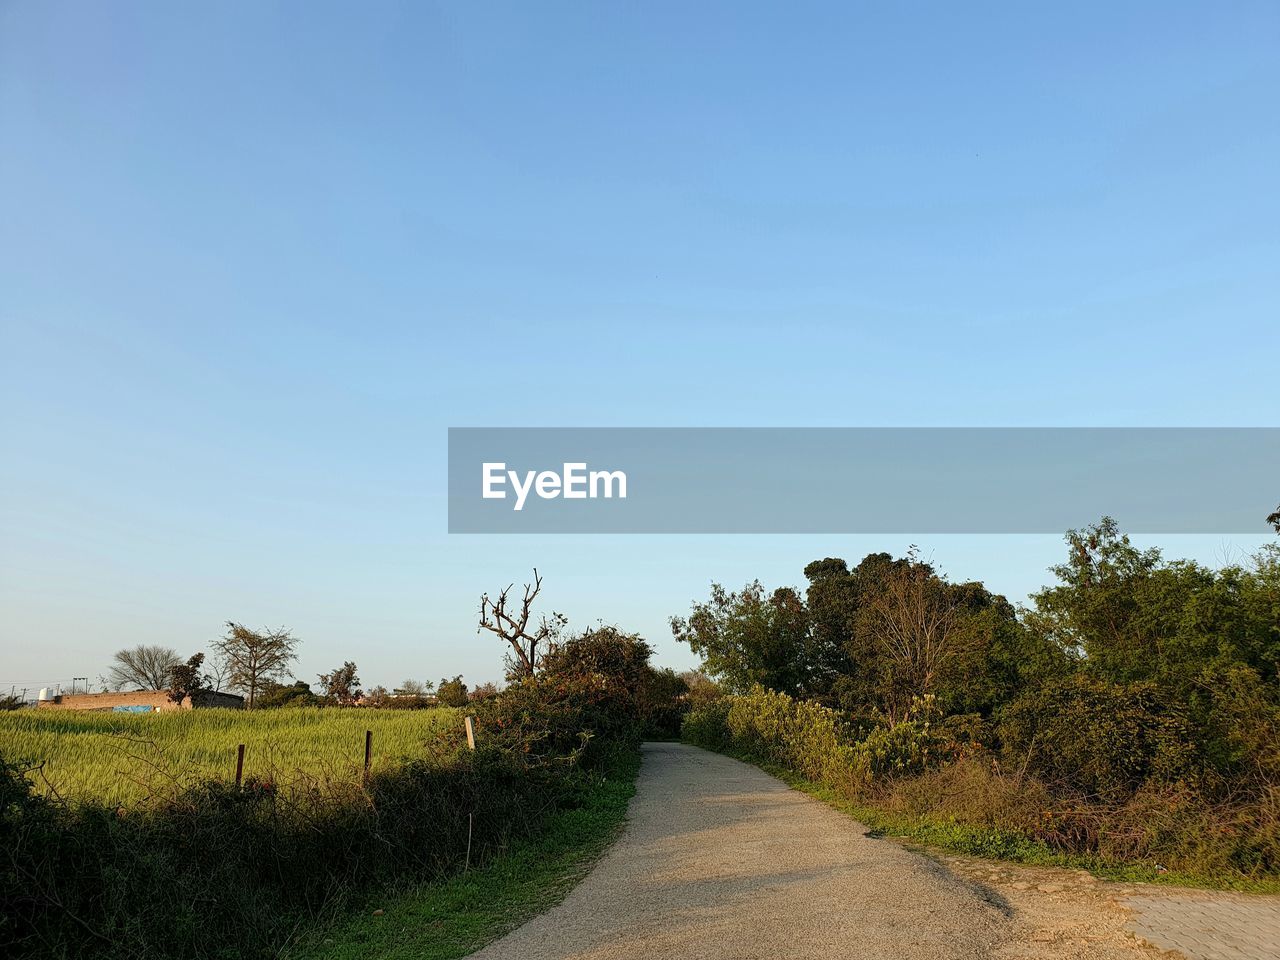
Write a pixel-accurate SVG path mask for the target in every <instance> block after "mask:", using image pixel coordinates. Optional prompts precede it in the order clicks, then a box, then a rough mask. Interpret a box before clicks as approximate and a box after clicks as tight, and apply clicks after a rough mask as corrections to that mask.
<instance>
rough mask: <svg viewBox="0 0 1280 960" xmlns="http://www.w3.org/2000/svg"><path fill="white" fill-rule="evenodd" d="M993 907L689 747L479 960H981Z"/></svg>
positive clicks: (744, 770)
mask: <svg viewBox="0 0 1280 960" xmlns="http://www.w3.org/2000/svg"><path fill="white" fill-rule="evenodd" d="M1007 914H1008V911H1007V909H1004V908H1003V907H1002V906H1001V905H1000V904H999V898H998V897H996V896H994V895H992V894H991V893H990V892H989V891H986V890H984V888H982V887H981V886H979V885H977V884H974V883H971V882H970V881H966V880H963V879H961V878H959V877H957V876H955V875H954V874H952V873H951V872H949V871H948V870H947V869H946V868H944V867H943V866H941V865H939V864H937V863H935V862H933V861H932V860H929V859H927V858H925V857H922V856H918V855H916V854H914V853H911V852H910V851H908V850H905V849H903V848H902V847H899V846H897V845H896V844H894V843H892V842H889V841H886V840H877V839H874V838H872V837H868V836H867V835H866V828H865V827H863V826H861V825H860V824H859V823H857V822H856V821H854V820H852V819H850V818H849V817H847V816H845V815H844V814H841V813H839V812H837V811H835V810H832V809H831V808H829V807H827V806H825V805H824V804H822V803H819V802H818V801H816V800H813V799H812V798H810V797H807V796H805V795H804V794H802V793H799V792H797V791H795V790H792V789H790V788H789V787H787V786H786V785H785V784H783V783H781V782H780V781H778V780H775V779H774V778H773V777H770V776H768V775H767V774H765V773H763V772H762V771H760V770H758V769H756V768H755V767H752V766H748V765H747V764H744V763H739V762H738V761H737V760H731V759H729V758H728V757H723V756H720V755H718V754H714V753H708V752H706V751H704V750H699V749H697V748H696V747H689V746H684V745H681V744H674V743H656V744H646V745H645V747H644V765H643V767H642V768H641V771H640V779H639V782H638V784H637V790H636V796H635V799H634V800H633V801H632V803H631V808H630V820H629V823H628V825H627V829H626V832H625V833H624V834H623V836H622V838H621V839H620V840H619V841H618V842H617V844H615V845H614V847H613V848H612V849H611V850H610V851H609V853H608V854H607V855H606V856H605V858H604V859H603V860H601V861H600V863H599V864H598V865H597V866H596V867H595V869H594V870H593V871H592V873H591V874H590V875H589V876H588V877H587V878H586V879H585V880H583V881H582V883H581V884H580V885H579V886H578V887H576V888H575V889H574V890H573V891H572V892H571V893H570V894H569V896H568V898H567V899H566V900H565V901H564V902H563V903H562V904H560V906H558V907H556V908H554V909H553V910H551V911H550V912H548V913H546V914H543V915H542V916H540V917H538V918H536V919H535V920H532V921H530V922H529V923H527V924H525V925H524V926H523V927H521V928H519V929H518V930H516V931H514V932H513V933H511V934H510V935H508V936H507V937H505V938H503V939H502V940H499V941H497V942H496V943H493V944H491V945H490V946H488V947H486V948H485V949H484V950H482V951H480V952H479V953H477V954H475V956H476V957H477V958H483V960H568V958H573V960H616V958H637V960H638V958H650V957H652V958H665V960H684V958H689V960H692V958H699V960H711V958H730V957H732V958H735V960H745V958H761V960H764V958H770V960H771V958H783V957H785V958H794V960H804V958H822V960H836V958H839V960H856V958H868V960H870V958H876V960H884V958H896V960H913V958H926V957H927V958H935V957H936V958H944V957H945V958H956V960H962V958H963V960H974V958H981V957H987V956H991V955H993V954H994V953H996V952H997V951H998V948H999V946H1000V945H1001V944H1002V943H1004V942H1005V941H1006V940H1007V939H1008V938H1009V937H1010V936H1011V935H1013V930H1014V928H1015V926H1016V925H1015V924H1014V923H1013V922H1012V921H1011V920H1010V919H1009V917H1008V916H1007Z"/></svg>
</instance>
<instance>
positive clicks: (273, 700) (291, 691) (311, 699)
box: [254, 680, 324, 710]
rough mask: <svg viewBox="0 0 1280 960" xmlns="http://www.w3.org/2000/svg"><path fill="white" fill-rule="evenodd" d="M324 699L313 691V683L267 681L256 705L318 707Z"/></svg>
mask: <svg viewBox="0 0 1280 960" xmlns="http://www.w3.org/2000/svg"><path fill="white" fill-rule="evenodd" d="M323 702H324V701H322V700H321V699H320V698H319V697H317V696H316V695H315V694H314V693H313V692H312V691H311V684H309V683H307V681H305V680H295V681H294V682H293V683H290V684H287V685H286V684H283V683H276V682H275V681H273V680H268V681H267V682H265V683H264V684H263V685H262V687H261V689H260V690H259V691H258V696H257V699H256V700H255V701H254V706H255V707H256V708H257V709H259V710H266V709H269V708H272V707H318V706H320V705H321V704H322V703H323Z"/></svg>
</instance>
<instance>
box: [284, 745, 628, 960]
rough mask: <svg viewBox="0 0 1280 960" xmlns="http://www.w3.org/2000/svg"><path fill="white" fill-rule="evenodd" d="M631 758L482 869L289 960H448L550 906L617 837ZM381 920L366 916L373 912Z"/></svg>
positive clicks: (334, 932)
mask: <svg viewBox="0 0 1280 960" xmlns="http://www.w3.org/2000/svg"><path fill="white" fill-rule="evenodd" d="M639 769H640V754H639V752H638V751H637V752H633V753H629V754H628V755H626V756H625V757H624V758H623V759H620V760H619V761H617V762H615V763H614V764H611V765H610V767H609V768H608V770H607V772H606V775H605V777H604V778H603V779H602V780H600V781H599V782H597V783H596V784H594V785H592V786H591V787H589V788H588V789H587V791H586V793H585V796H584V799H583V802H582V804H581V805H580V806H578V807H575V808H573V809H571V810H564V811H561V812H559V813H557V814H555V815H554V816H553V817H552V818H551V820H550V822H549V823H548V825H547V829H546V830H545V831H544V832H543V833H542V834H540V835H539V836H538V837H536V838H534V839H532V840H527V841H525V842H523V843H520V844H517V845H516V846H514V847H513V848H512V849H511V850H510V851H509V853H508V854H507V855H506V856H504V857H502V858H500V859H498V860H496V861H494V862H492V863H490V864H489V865H487V866H485V867H484V868H482V869H478V870H472V871H470V872H469V873H466V874H463V875H461V876H458V877H454V878H452V879H450V880H446V881H442V882H440V883H433V884H428V885H426V886H423V887H419V888H417V889H415V890H411V891H408V892H406V893H402V894H398V895H395V896H392V897H389V898H388V899H387V900H386V902H385V903H381V904H370V905H369V906H368V908H367V909H365V910H363V911H362V912H361V913H360V914H358V915H348V916H347V917H344V918H342V919H340V920H339V921H337V922H335V923H333V924H331V925H329V926H328V927H327V928H325V929H324V930H323V931H319V932H317V933H314V934H312V935H309V936H307V937H304V938H303V939H302V940H301V941H300V942H299V943H298V944H296V945H295V946H294V947H292V948H291V949H290V950H289V951H287V952H286V954H285V956H286V957H288V958H289V960H357V958H358V960H411V958H412V960H454V958H457V957H465V956H467V955H468V954H470V953H474V952H475V951H476V950H479V949H480V948H481V947H483V946H484V945H485V944H487V943H490V942H492V941H494V940H496V939H498V938H499V937H501V936H503V935H504V934H506V933H508V932H510V931H511V930H514V929H515V928H516V927H518V926H520V924H522V923H524V922H525V921H526V920H529V919H530V918H532V917H534V916H537V915H538V914H540V913H543V912H545V911H546V910H549V909H550V908H551V907H553V906H555V905H556V904H557V903H559V902H560V901H561V900H563V899H564V898H565V896H566V895H567V894H568V893H569V891H570V890H571V889H572V888H573V887H574V886H575V885H576V884H577V883H578V881H579V880H581V879H582V878H583V877H584V876H586V875H587V873H588V872H589V871H590V869H591V867H592V865H593V864H594V862H595V861H596V859H597V858H598V857H599V856H600V855H601V854H602V853H603V852H604V850H605V849H606V848H607V847H608V846H609V845H610V844H611V843H612V842H613V841H614V840H615V839H616V838H617V836H618V834H619V833H620V832H621V830H622V826H623V823H624V821H625V820H626V815H627V804H628V802H629V801H630V800H631V797H632V796H633V795H634V794H635V780H636V774H637V773H638V772H639ZM375 909H380V910H381V911H382V912H381V913H380V914H379V915H377V916H375V915H373V911H374V910H375Z"/></svg>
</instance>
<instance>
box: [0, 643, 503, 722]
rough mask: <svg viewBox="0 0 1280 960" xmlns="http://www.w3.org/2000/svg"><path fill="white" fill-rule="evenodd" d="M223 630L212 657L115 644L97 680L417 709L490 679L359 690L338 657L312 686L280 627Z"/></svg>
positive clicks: (479, 693) (473, 691) (491, 691)
mask: <svg viewBox="0 0 1280 960" xmlns="http://www.w3.org/2000/svg"><path fill="white" fill-rule="evenodd" d="M226 627H227V632H226V634H225V635H224V636H222V637H221V638H219V639H218V640H217V641H216V642H215V643H214V644H213V645H212V650H213V657H212V659H208V658H206V655H205V653H204V652H203V651H201V652H198V653H195V654H192V655H191V656H190V657H188V658H187V659H186V660H183V659H182V657H181V656H180V655H179V654H178V651H177V650H174V649H173V648H172V647H166V646H162V645H157V644H138V645H137V646H134V647H127V648H125V649H123V650H117V651H116V653H115V654H114V656H113V657H112V661H111V667H110V669H109V670H108V672H107V674H106V675H105V676H103V677H100V678H99V685H100V686H101V688H102V690H103V691H104V692H105V691H107V690H124V689H134V690H154V691H165V692H167V693H168V694H169V699H171V700H173V701H174V702H175V703H180V702H182V701H183V700H185V699H186V698H188V697H190V698H192V699H193V700H195V699H198V698H199V697H200V696H201V695H202V694H204V693H206V692H215V693H219V692H233V691H234V692H238V693H241V694H243V695H244V697H245V705H246V706H247V707H250V708H262V709H269V708H275V707H323V706H339V707H353V706H362V707H389V708H392V709H401V710H421V709H426V708H430V707H436V706H442V707H462V706H466V705H467V704H468V703H471V702H473V701H476V700H483V699H485V698H486V697H491V696H494V695H495V694H496V693H497V692H498V686H497V684H494V683H483V684H478V685H476V686H474V687H469V686H468V685H467V684H466V683H465V682H464V681H463V679H462V676H461V675H457V676H455V677H453V679H449V678H448V677H442V678H441V680H440V683H439V684H438V685H437V684H434V683H431V682H430V681H420V680H413V679H409V680H404V681H403V682H401V684H400V685H399V686H398V687H395V688H393V689H391V690H388V689H387V688H386V687H384V686H381V685H379V686H375V687H371V688H369V690H367V691H366V690H364V689H363V686H362V682H361V680H360V675H359V667H357V666H356V664H355V661H352V660H346V661H344V662H343V663H342V665H341V666H338V667H335V668H334V669H332V670H330V671H329V672H328V673H321V674H317V675H316V684H315V685H314V686H313V685H312V684H311V683H308V682H307V681H305V680H300V679H298V678H297V677H296V676H294V674H293V672H292V667H293V664H294V662H295V661H296V660H297V657H298V646H299V645H300V643H301V642H302V641H301V640H300V639H299V638H298V637H297V636H295V635H294V634H293V632H292V631H291V630H289V629H288V628H286V627H279V628H276V629H271V628H264V629H261V630H252V629H250V628H248V627H246V626H245V625H244V624H241V623H236V622H234V621H227V624H226ZM9 700H10V701H11V702H9V703H6V704H0V709H18V708H19V707H21V706H23V705H24V703H23V701H22V700H21V699H20V698H15V697H11V698H9Z"/></svg>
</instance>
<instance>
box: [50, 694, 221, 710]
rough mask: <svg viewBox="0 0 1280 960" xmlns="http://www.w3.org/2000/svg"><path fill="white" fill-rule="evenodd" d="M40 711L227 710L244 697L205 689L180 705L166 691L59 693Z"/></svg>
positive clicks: (185, 699)
mask: <svg viewBox="0 0 1280 960" xmlns="http://www.w3.org/2000/svg"><path fill="white" fill-rule="evenodd" d="M36 706H37V707H39V708H40V709H41V710H96V711H99V712H107V711H110V712H115V713H159V712H167V711H169V710H191V709H193V708H194V709H204V708H206V707H227V708H229V709H231V710H242V709H244V697H240V696H237V695H236V694H234V693H214V692H213V691H212V690H206V691H204V692H202V693H198V694H196V696H195V702H194V703H193V702H192V698H191V697H183V699H182V702H181V703H174V702H173V701H172V700H170V699H169V692H168V691H167V690H135V691H133V692H132V693H61V694H54V695H52V696H50V697H49V698H48V699H42V700H40V702H39V703H37V704H36Z"/></svg>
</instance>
